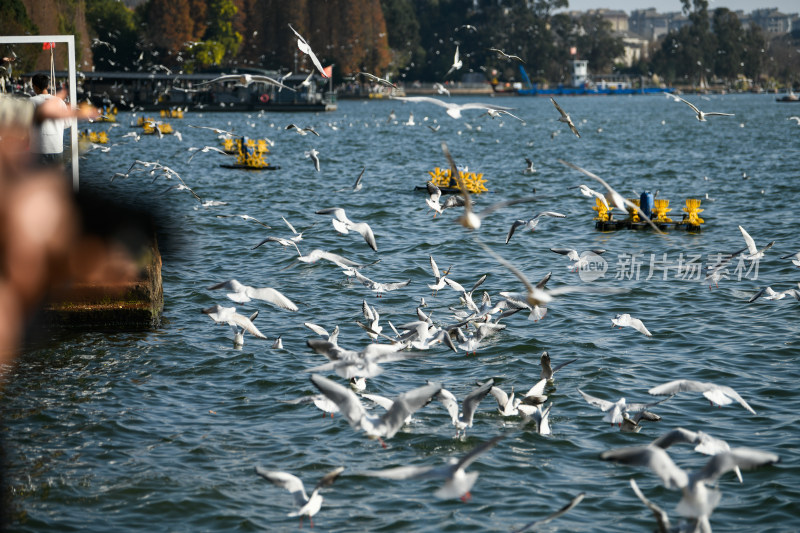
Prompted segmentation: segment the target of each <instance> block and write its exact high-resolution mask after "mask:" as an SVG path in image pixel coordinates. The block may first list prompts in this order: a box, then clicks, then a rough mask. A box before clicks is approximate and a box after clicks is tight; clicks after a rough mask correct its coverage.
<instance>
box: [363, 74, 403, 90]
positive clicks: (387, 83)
mask: <svg viewBox="0 0 800 533" xmlns="http://www.w3.org/2000/svg"><path fill="white" fill-rule="evenodd" d="M359 74H361V75H362V76H364V77H365V78H367V79H368V80H369V81H374V82H375V83H377V84H379V85H383V86H384V87H391V88H393V89H397V85H395V84H394V83H392V82H390V81H389V80H387V79H384V78H379V77H378V76H375V75H374V74H370V73H369V72H359Z"/></svg>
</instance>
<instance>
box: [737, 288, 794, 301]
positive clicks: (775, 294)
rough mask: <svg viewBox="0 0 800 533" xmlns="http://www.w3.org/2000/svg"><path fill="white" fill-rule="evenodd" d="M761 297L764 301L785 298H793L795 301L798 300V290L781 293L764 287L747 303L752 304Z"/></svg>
mask: <svg viewBox="0 0 800 533" xmlns="http://www.w3.org/2000/svg"><path fill="white" fill-rule="evenodd" d="M765 295H766V296H765ZM762 296H763V297H764V299H765V300H783V299H784V298H786V297H787V296H792V297H794V299H795V300H800V290H797V289H788V290H785V291H781V292H775V291H774V290H772V287H764V288H763V289H761V290H760V291H758V292H757V293H755V294H754V295H753V297H752V298H750V299H749V300H747V303H753V302H755V301H756V300H758V299H759V298H761V297H762Z"/></svg>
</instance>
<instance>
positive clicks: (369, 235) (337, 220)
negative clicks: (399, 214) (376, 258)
mask: <svg viewBox="0 0 800 533" xmlns="http://www.w3.org/2000/svg"><path fill="white" fill-rule="evenodd" d="M315 213H316V214H317V215H333V219H332V220H331V222H332V223H333V227H334V228H335V229H336V231H338V232H339V233H341V234H342V235H347V234H348V233H349V232H350V231H355V232H358V233H360V234H361V236H362V237H364V241H365V242H366V243H367V244H368V245H369V247H370V248H372V249H373V250H375V251H376V252H377V251H378V243H377V242H376V241H375V234H374V233H373V232H372V228H371V227H370V226H369V224H367V223H366V222H353V221H352V220H350V219H349V218H347V214H346V213H345V211H344V209H342V208H341V207H329V208H326V209H320V210H318V211H315Z"/></svg>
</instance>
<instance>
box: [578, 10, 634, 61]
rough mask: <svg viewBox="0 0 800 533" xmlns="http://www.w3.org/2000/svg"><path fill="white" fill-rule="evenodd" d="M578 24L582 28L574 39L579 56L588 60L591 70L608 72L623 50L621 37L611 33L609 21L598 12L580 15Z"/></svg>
mask: <svg viewBox="0 0 800 533" xmlns="http://www.w3.org/2000/svg"><path fill="white" fill-rule="evenodd" d="M578 24H579V26H580V28H581V29H583V32H582V33H581V34H580V35H578V37H577V39H576V45H577V48H578V52H579V53H580V55H581V57H582V58H583V59H587V60H588V61H589V67H590V68H591V69H592V72H609V71H610V70H611V67H613V66H614V60H615V59H617V58H618V57H620V56H621V55H622V54H623V53H624V52H625V47H624V46H623V44H622V39H620V38H618V37H614V36H613V35H612V34H611V22H609V21H608V20H607V19H605V18H604V17H603V16H602V15H600V14H599V13H593V14H585V15H582V16H581V17H580V18H579V19H578Z"/></svg>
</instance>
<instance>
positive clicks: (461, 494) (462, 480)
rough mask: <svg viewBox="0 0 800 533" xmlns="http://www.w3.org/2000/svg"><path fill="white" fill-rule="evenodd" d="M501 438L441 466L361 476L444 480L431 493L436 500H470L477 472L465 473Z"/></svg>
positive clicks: (374, 471)
mask: <svg viewBox="0 0 800 533" xmlns="http://www.w3.org/2000/svg"><path fill="white" fill-rule="evenodd" d="M502 439H503V436H502V435H501V436H498V437H495V438H493V439H491V440H488V441H486V442H484V443H482V444H479V445H478V446H476V447H475V448H473V449H472V450H470V451H469V452H468V453H467V454H466V455H464V456H463V457H461V458H459V459H456V458H451V459H450V460H448V462H447V464H445V465H443V466H399V467H396V468H387V469H385V470H373V471H367V472H362V473H361V474H362V475H364V476H369V477H379V478H383V479H394V480H406V479H418V478H421V479H430V478H433V479H444V480H445V483H444V485H442V486H441V487H440V488H439V489H437V490H436V492H434V493H433V495H434V496H436V497H437V498H440V499H443V500H448V499H451V498H461V500H462V501H467V500H469V499H470V497H471V496H470V490H472V487H473V486H474V485H475V482H476V481H477V479H478V472H469V473H467V472H465V470H466V468H467V467H468V466H469V465H471V464H472V463H473V462H474V461H475V460H476V459H477V458H478V456H479V455H481V454H483V453H486V452H487V451H489V450H490V449H492V448H493V447H494V446H495V445H496V444H497V443H498V442H500V440H502Z"/></svg>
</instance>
